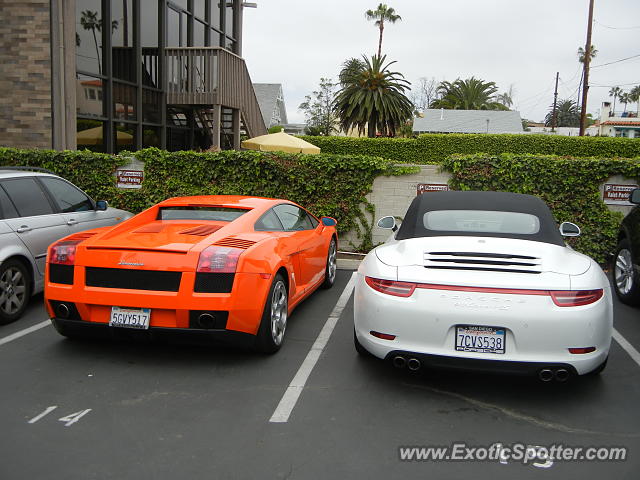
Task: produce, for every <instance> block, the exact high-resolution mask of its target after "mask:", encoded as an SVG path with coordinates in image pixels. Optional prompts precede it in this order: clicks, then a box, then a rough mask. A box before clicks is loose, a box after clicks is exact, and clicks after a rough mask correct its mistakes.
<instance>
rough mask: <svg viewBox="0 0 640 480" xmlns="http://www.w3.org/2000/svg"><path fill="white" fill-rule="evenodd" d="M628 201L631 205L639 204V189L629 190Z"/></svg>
mask: <svg viewBox="0 0 640 480" xmlns="http://www.w3.org/2000/svg"><path fill="white" fill-rule="evenodd" d="M629 201H630V202H631V203H635V204H636V205H638V204H640V188H634V189H633V190H631V195H629Z"/></svg>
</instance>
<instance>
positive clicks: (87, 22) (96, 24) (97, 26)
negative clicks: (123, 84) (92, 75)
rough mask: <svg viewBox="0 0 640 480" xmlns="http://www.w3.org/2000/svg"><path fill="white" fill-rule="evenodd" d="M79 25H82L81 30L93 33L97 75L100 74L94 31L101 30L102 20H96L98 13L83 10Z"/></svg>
mask: <svg viewBox="0 0 640 480" xmlns="http://www.w3.org/2000/svg"><path fill="white" fill-rule="evenodd" d="M80 25H82V28H84V29H85V30H87V31H88V30H91V33H93V42H94V43H95V45H96V58H97V59H98V73H99V74H102V61H101V60H100V50H99V49H98V37H97V36H96V30H97V31H98V32H100V31H101V30H102V20H101V19H99V18H98V12H92V11H91V10H85V11H84V12H82V16H81V17H80Z"/></svg>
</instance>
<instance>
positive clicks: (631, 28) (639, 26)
mask: <svg viewBox="0 0 640 480" xmlns="http://www.w3.org/2000/svg"><path fill="white" fill-rule="evenodd" d="M594 23H597V24H598V25H600V26H601V27H604V28H610V29H611V30H635V29H636V28H640V25H638V26H635V27H612V26H610V25H605V24H604V23H600V22H599V21H598V20H594Z"/></svg>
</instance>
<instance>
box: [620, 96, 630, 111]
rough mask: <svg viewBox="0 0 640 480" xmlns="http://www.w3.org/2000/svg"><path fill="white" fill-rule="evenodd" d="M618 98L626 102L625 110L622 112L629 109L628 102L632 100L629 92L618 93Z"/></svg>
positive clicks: (621, 101)
mask: <svg viewBox="0 0 640 480" xmlns="http://www.w3.org/2000/svg"><path fill="white" fill-rule="evenodd" d="M618 100H620V103H624V110H623V111H622V112H623V113H625V112H626V111H627V103H629V102H632V100H631V98H630V97H629V92H620V93H619V94H618Z"/></svg>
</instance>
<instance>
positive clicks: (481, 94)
mask: <svg viewBox="0 0 640 480" xmlns="http://www.w3.org/2000/svg"><path fill="white" fill-rule="evenodd" d="M497 91H498V87H497V86H496V84H495V83H494V82H485V81H484V80H480V79H478V78H475V77H471V78H467V79H466V80H461V79H459V78H458V79H456V81H454V82H453V83H451V82H447V81H444V82H441V83H440V85H438V93H439V94H440V98H439V99H437V100H434V101H433V102H432V103H431V108H446V109H451V110H509V108H508V107H506V106H505V105H503V104H502V103H499V102H498V101H497V99H496V97H495V96H494V95H495V93H496V92H497Z"/></svg>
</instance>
